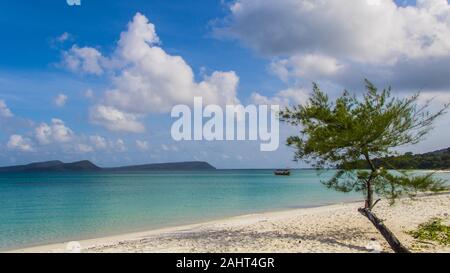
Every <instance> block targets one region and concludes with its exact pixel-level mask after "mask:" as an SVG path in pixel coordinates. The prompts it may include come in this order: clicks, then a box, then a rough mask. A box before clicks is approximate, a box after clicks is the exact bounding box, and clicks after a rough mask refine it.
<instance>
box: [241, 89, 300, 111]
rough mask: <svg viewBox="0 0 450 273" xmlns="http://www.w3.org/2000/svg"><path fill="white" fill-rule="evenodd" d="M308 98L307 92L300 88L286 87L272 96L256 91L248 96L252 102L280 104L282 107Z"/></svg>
mask: <svg viewBox="0 0 450 273" xmlns="http://www.w3.org/2000/svg"><path fill="white" fill-rule="evenodd" d="M308 98H309V93H308V92H307V91H305V90H304V89H301V88H288V89H285V90H282V91H280V92H278V93H276V94H275V96H273V97H266V96H263V95H261V94H259V93H257V92H254V93H252V94H251V96H250V100H251V102H252V103H254V104H259V105H280V106H282V107H284V106H289V105H299V104H304V103H306V102H307V101H308Z"/></svg>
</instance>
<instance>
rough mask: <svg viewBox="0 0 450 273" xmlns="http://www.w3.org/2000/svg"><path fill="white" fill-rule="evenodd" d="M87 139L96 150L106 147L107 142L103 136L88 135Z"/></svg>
mask: <svg viewBox="0 0 450 273" xmlns="http://www.w3.org/2000/svg"><path fill="white" fill-rule="evenodd" d="M89 140H90V142H91V143H92V144H93V145H94V147H95V148H96V149H98V150H104V149H106V148H108V142H107V140H106V138H104V137H102V136H99V135H94V136H90V137H89Z"/></svg>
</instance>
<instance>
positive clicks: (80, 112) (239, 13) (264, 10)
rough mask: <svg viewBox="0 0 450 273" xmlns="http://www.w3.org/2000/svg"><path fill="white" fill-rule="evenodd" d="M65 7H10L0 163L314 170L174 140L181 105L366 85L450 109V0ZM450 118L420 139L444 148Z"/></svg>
mask: <svg viewBox="0 0 450 273" xmlns="http://www.w3.org/2000/svg"><path fill="white" fill-rule="evenodd" d="M80 2H81V5H72V6H71V5H68V3H67V1H66V0H55V1H31V0H29V1H26V0H22V1H12V0H11V1H8V0H3V1H1V2H0V24H1V26H2V27H1V28H0V37H1V41H2V42H1V43H0V165H11V164H22V163H29V162H34V161H45V160H54V159H59V160H63V161H77V160H84V159H88V160H91V161H93V162H94V163H96V164H98V165H100V166H119V165H129V164H141V163H153V162H175V161H192V160H202V161H208V162H210V163H211V164H213V165H214V166H216V167H219V168H277V167H306V166H307V165H305V163H301V162H300V163H294V162H292V158H293V150H292V149H291V148H289V147H286V146H285V139H286V138H287V137H288V136H289V135H293V134H296V132H297V131H298V128H293V127H289V126H286V125H281V127H280V147H279V148H278V149H277V150H276V151H273V152H261V151H260V149H259V147H260V142H258V141H212V142H208V141H181V142H177V141H174V140H173V139H172V138H171V134H170V129H171V126H172V123H173V122H174V120H173V119H172V118H171V116H170V111H171V108H172V106H174V105H177V104H190V103H192V99H193V97H194V96H199V95H201V96H203V99H204V102H205V103H206V104H218V105H225V104H237V103H241V104H243V105H248V104H279V105H282V106H286V105H296V104H300V103H304V102H305V101H306V100H307V99H308V95H309V93H310V91H311V86H312V82H317V83H318V84H319V85H320V86H321V88H322V89H323V90H324V91H326V92H327V93H329V94H330V96H331V97H335V96H338V95H339V94H340V93H341V92H342V90H344V89H348V90H349V91H350V92H354V93H356V94H360V93H361V92H362V91H363V88H364V85H363V80H364V78H368V79H370V80H371V81H373V82H374V83H375V84H376V85H378V86H379V87H380V88H382V87H387V86H392V88H393V90H394V93H395V94H396V95H398V96H400V97H404V96H410V95H412V94H414V93H416V92H418V91H420V92H421V96H420V99H419V102H421V103H424V102H425V101H427V100H429V99H433V101H432V104H431V107H432V110H437V109H439V107H441V106H442V105H443V104H445V103H447V102H450V38H449V37H450V5H449V3H448V1H447V0H417V1H392V0H345V1H343V0H314V1H313V0H236V1H225V0H222V1H219V0H218V1H214V0H196V1H184V0H171V1H164V0H150V1H143V0H142V1H138V0H130V1H120V0H110V1H94V0H81V1H80ZM449 125H450V116H449V115H448V114H447V115H445V116H444V117H442V118H441V119H440V120H439V121H438V122H437V124H436V128H437V129H436V130H434V131H433V132H432V134H430V135H429V136H428V137H427V138H426V139H425V140H424V141H423V142H422V143H420V144H418V145H415V146H411V147H402V148H401V149H400V151H413V152H417V153H419V152H426V151H431V150H436V149H440V148H444V147H448V146H450V145H449V142H448V136H449V135H450V126H449Z"/></svg>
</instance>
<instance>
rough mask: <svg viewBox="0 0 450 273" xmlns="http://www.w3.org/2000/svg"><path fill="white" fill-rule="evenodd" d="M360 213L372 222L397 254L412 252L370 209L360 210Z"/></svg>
mask: <svg viewBox="0 0 450 273" xmlns="http://www.w3.org/2000/svg"><path fill="white" fill-rule="evenodd" d="M358 211H359V212H360V213H361V214H362V215H364V216H365V217H367V219H369V220H370V222H372V224H373V225H374V226H375V227H376V228H377V230H378V231H379V232H380V233H381V235H383V237H384V239H386V241H387V242H388V243H389V245H390V246H391V248H392V250H394V252H395V253H410V251H409V250H408V249H407V248H406V247H404V246H403V245H402V244H401V243H400V241H399V240H398V239H397V237H395V235H394V233H392V232H391V231H390V230H389V229H388V228H387V227H386V226H385V225H384V224H383V221H381V220H380V219H379V218H378V217H377V216H376V215H375V214H374V213H373V212H372V211H370V209H368V208H360V209H358Z"/></svg>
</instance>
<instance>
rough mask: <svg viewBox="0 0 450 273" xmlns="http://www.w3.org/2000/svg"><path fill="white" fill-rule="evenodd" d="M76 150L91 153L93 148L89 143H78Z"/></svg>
mask: <svg viewBox="0 0 450 273" xmlns="http://www.w3.org/2000/svg"><path fill="white" fill-rule="evenodd" d="M76 148H77V151H78V152H80V153H92V152H94V148H92V147H91V146H89V145H86V144H82V143H79V144H77V145H76Z"/></svg>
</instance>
